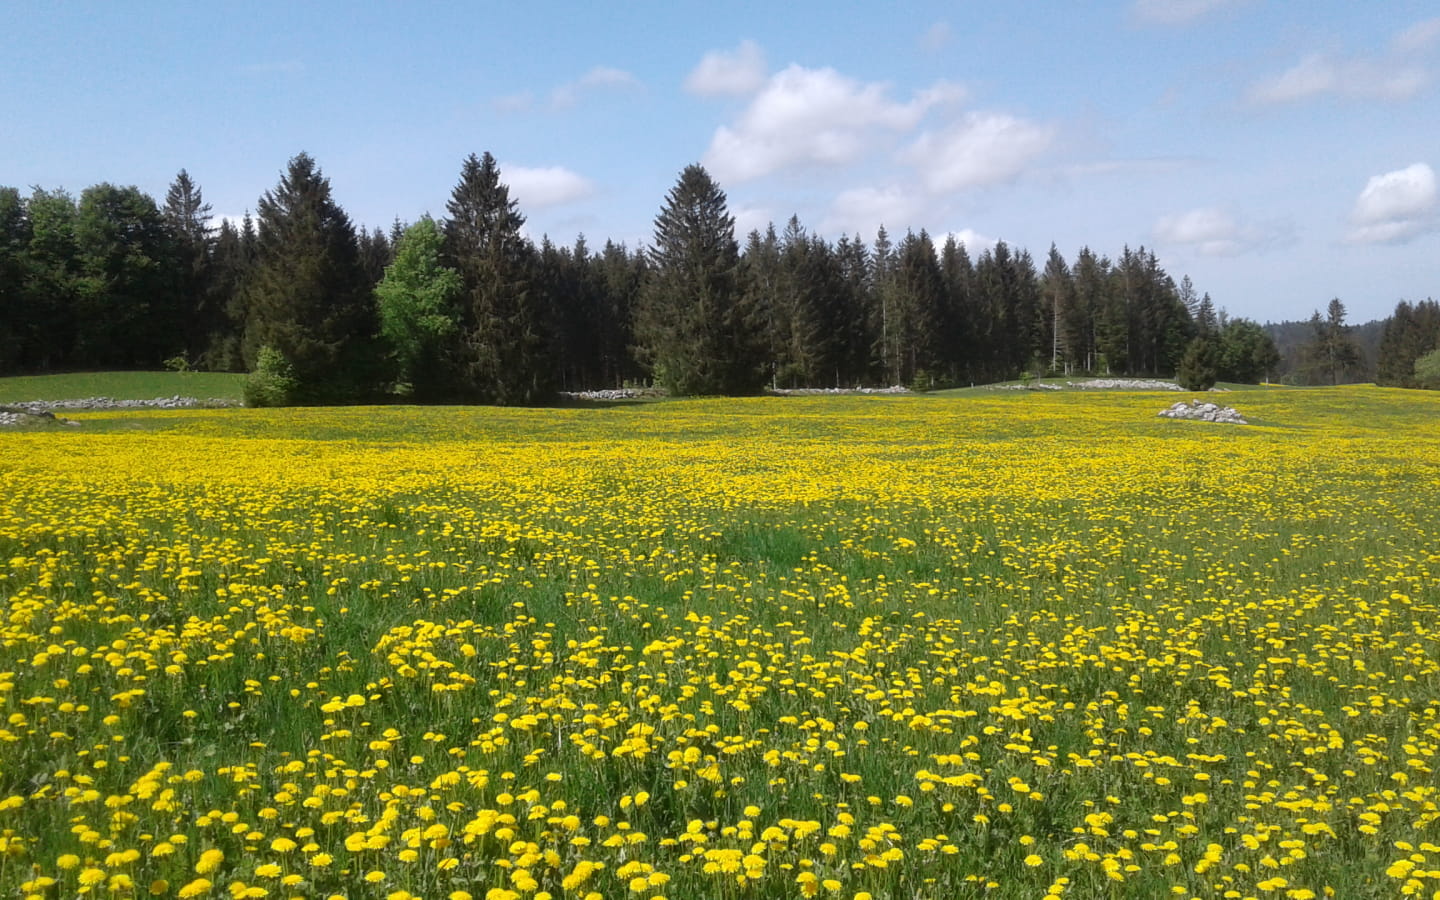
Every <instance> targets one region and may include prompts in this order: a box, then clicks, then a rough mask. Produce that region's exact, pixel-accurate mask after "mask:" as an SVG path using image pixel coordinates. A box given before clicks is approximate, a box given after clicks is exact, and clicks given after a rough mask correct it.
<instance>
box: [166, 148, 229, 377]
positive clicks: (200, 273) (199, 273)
mask: <svg viewBox="0 0 1440 900" xmlns="http://www.w3.org/2000/svg"><path fill="white" fill-rule="evenodd" d="M161 212H162V214H163V215H164V218H165V225H166V227H167V228H168V229H169V231H170V243H171V247H172V250H173V252H174V254H175V258H174V261H173V265H174V277H175V281H176V284H175V290H176V291H177V292H178V294H179V297H178V303H179V306H180V309H181V311H182V312H183V315H182V316H181V322H182V325H183V328H182V333H183V334H184V335H185V354H186V356H187V357H188V358H189V359H190V360H193V361H196V362H198V361H200V359H201V358H202V357H203V356H204V355H205V353H206V351H207V350H208V349H209V343H210V339H211V335H212V334H213V333H214V332H215V331H216V329H217V328H219V327H220V325H221V324H222V322H223V319H224V310H223V309H222V308H220V307H219V306H218V305H217V304H216V295H215V292H214V291H213V290H211V287H210V277H211V256H212V254H213V251H214V245H215V229H214V228H212V227H211V226H210V204H208V203H206V202H205V198H204V197H203V196H202V195H201V193H200V188H199V186H197V185H196V184H195V182H194V181H193V180H192V179H191V178H190V173H189V172H186V171H185V170H184V169H181V170H180V172H179V174H177V175H176V176H175V180H174V181H173V182H171V183H170V190H169V191H168V192H166V194H165V206H164V208H163V209H162V210H161Z"/></svg>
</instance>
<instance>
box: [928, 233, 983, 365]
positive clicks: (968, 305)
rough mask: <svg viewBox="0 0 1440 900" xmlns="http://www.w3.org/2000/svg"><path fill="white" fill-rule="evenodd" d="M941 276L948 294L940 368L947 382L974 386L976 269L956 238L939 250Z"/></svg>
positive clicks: (939, 345)
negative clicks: (966, 383)
mask: <svg viewBox="0 0 1440 900" xmlns="http://www.w3.org/2000/svg"><path fill="white" fill-rule="evenodd" d="M940 275H941V278H942V279H943V280H944V288H945V292H944V297H943V305H942V309H941V316H940V328H939V332H938V334H937V346H936V360H937V364H938V365H939V366H941V367H942V368H943V370H944V372H945V380H946V381H948V382H951V383H953V384H961V383H963V382H973V381H974V377H975V373H974V372H973V371H972V369H973V358H974V356H975V347H974V333H975V328H976V321H975V308H974V294H975V284H974V282H975V266H974V265H973V264H972V263H971V262H970V254H969V252H968V251H967V250H966V249H965V245H964V244H963V243H961V242H959V241H957V240H956V239H955V236H954V235H953V234H952V235H948V236H947V237H946V238H945V245H944V246H943V247H942V248H941V250H940Z"/></svg>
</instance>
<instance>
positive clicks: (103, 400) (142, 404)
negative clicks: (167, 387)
mask: <svg viewBox="0 0 1440 900" xmlns="http://www.w3.org/2000/svg"><path fill="white" fill-rule="evenodd" d="M239 405H240V401H239V400H226V399H222V398H219V397H212V398H210V399H209V400H201V399H199V398H198V397H182V396H180V395H179V394H176V395H175V396H173V397H156V398H155V399H153V400H116V399H115V398H113V397H83V398H80V399H75V400H26V401H24V402H23V403H8V404H6V406H8V407H9V408H11V409H22V410H28V411H30V412H36V413H38V412H54V411H55V410H57V409H218V408H223V407H232V406H239Z"/></svg>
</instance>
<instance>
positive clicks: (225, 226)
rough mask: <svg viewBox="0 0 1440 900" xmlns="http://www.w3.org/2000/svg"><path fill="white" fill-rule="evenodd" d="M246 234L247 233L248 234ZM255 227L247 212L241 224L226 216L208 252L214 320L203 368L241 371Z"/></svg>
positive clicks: (243, 360) (206, 344) (210, 296)
mask: <svg viewBox="0 0 1440 900" xmlns="http://www.w3.org/2000/svg"><path fill="white" fill-rule="evenodd" d="M247 236H248V237H247ZM255 240H256V237H255V228H254V223H253V222H252V221H251V219H250V216H249V214H248V213H247V214H246V216H245V220H244V224H243V226H242V228H236V227H235V226H234V225H232V224H230V222H229V221H228V220H226V221H222V222H221V223H220V230H219V232H218V233H217V234H216V235H215V249H214V251H213V252H212V253H211V261H210V278H209V286H208V287H209V299H208V300H207V303H208V305H209V306H210V307H211V308H212V309H214V310H215V321H214V322H213V323H212V324H211V327H210V330H209V332H208V333H207V334H206V337H205V349H204V351H203V353H202V354H201V356H200V360H199V362H200V365H201V367H202V368H205V369H209V370H211V371H215V372H243V371H244V370H245V353H244V349H243V346H242V343H243V341H244V338H245V294H244V289H245V281H246V279H247V278H248V277H249V274H250V269H251V267H252V265H253V264H254V262H255Z"/></svg>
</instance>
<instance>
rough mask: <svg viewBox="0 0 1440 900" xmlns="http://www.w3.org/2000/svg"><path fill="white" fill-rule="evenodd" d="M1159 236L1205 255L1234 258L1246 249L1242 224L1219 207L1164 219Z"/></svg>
mask: <svg viewBox="0 0 1440 900" xmlns="http://www.w3.org/2000/svg"><path fill="white" fill-rule="evenodd" d="M1155 237H1156V239H1158V240H1160V241H1162V242H1163V243H1166V244H1179V245H1181V246H1187V247H1193V248H1194V249H1195V250H1197V251H1198V252H1200V253H1202V254H1204V255H1205V256H1234V255H1235V254H1237V253H1240V252H1241V251H1243V250H1244V249H1246V246H1245V239H1244V234H1243V233H1242V229H1241V227H1240V224H1239V223H1238V222H1236V221H1235V219H1234V217H1233V216H1231V215H1230V214H1229V213H1228V212H1226V211H1224V210H1222V209H1217V208H1215V207H1203V208H1200V209H1192V210H1190V211H1189V212H1183V213H1179V214H1178V215H1173V216H1162V217H1161V219H1160V221H1158V222H1156V223H1155Z"/></svg>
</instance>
